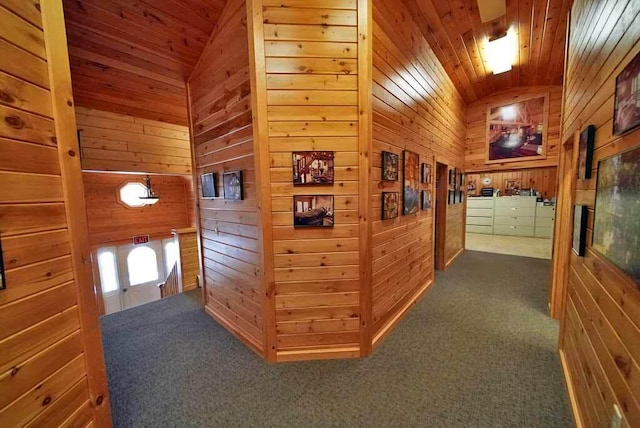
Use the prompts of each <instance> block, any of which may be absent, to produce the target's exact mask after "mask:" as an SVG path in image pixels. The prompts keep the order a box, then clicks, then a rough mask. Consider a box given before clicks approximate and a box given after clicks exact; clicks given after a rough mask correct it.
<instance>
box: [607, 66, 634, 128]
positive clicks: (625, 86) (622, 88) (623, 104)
mask: <svg viewBox="0 0 640 428" xmlns="http://www.w3.org/2000/svg"><path fill="white" fill-rule="evenodd" d="M639 98H640V53H638V54H637V55H636V56H635V57H634V58H633V59H632V60H631V62H630V63H629V64H627V66H626V67H625V68H624V70H622V72H621V73H620V74H618V77H616V93H615V101H614V108H613V135H621V134H624V133H626V132H629V131H631V130H632V129H636V128H637V127H638V126H639V125H640V103H639V102H638V99H639Z"/></svg>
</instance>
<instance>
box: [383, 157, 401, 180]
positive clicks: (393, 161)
mask: <svg viewBox="0 0 640 428" xmlns="http://www.w3.org/2000/svg"><path fill="white" fill-rule="evenodd" d="M399 163H400V162H399V156H398V155H396V154H395V153H391V152H382V166H381V169H382V180H384V181H398V171H399Z"/></svg>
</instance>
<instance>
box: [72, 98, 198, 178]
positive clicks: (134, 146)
mask: <svg viewBox="0 0 640 428" xmlns="http://www.w3.org/2000/svg"><path fill="white" fill-rule="evenodd" d="M76 117H77V121H78V131H79V132H80V147H81V149H82V168H83V169H84V170H90V171H114V172H144V173H147V174H185V175H190V174H191V171H192V168H191V147H190V143H189V128H187V127H186V126H181V125H174V124H168V123H165V122H159V121H155V120H150V119H145V118H142V117H135V116H129V115H123V114H118V113H111V112H106V111H101V110H94V109H88V108H84V107H78V108H76Z"/></svg>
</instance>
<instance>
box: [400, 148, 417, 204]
mask: <svg viewBox="0 0 640 428" xmlns="http://www.w3.org/2000/svg"><path fill="white" fill-rule="evenodd" d="M403 171H404V177H403V178H404V182H403V191H402V206H403V208H404V210H403V214H404V215H408V214H414V213H417V212H418V204H419V200H420V191H419V189H418V187H419V186H420V159H419V157H418V154H417V153H413V152H410V151H408V150H405V151H404V168H403Z"/></svg>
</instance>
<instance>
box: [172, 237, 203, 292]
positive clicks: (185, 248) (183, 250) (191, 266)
mask: <svg viewBox="0 0 640 428" xmlns="http://www.w3.org/2000/svg"><path fill="white" fill-rule="evenodd" d="M173 232H174V242H175V243H176V244H177V245H178V251H179V254H180V266H179V270H178V272H179V273H178V274H179V275H180V281H181V282H182V291H189V290H193V289H194V288H197V287H198V275H200V264H199V261H198V260H199V257H198V254H199V253H198V237H197V235H196V229H195V228H187V229H178V230H174V231H173Z"/></svg>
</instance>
